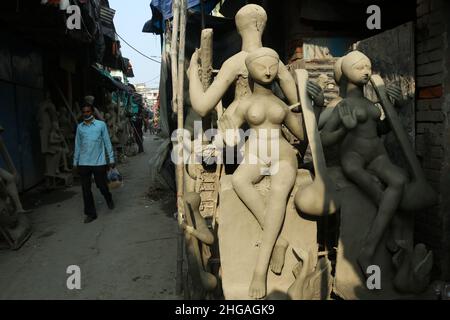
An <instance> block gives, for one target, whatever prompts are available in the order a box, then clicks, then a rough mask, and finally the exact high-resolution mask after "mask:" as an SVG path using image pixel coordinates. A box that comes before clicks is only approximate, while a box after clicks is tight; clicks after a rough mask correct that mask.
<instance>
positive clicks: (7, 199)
mask: <svg viewBox="0 0 450 320" xmlns="http://www.w3.org/2000/svg"><path fill="white" fill-rule="evenodd" d="M3 131H4V129H3V127H1V126H0V135H1V134H2V133H3ZM0 156H1V157H2V160H3V162H4V163H5V165H6V169H7V170H5V169H3V168H0V233H1V234H2V235H3V236H4V237H5V238H6V240H7V241H8V243H9V244H10V246H11V248H12V249H13V250H15V249H18V248H19V247H20V246H21V245H22V244H23V243H24V242H25V240H26V239H28V237H29V236H30V234H31V224H30V221H29V220H28V218H27V217H26V216H25V215H24V214H25V213H29V212H31V211H30V210H25V209H24V208H23V206H22V203H21V201H20V198H19V192H18V190H17V185H16V181H17V171H16V169H15V166H14V163H13V162H12V159H11V157H10V155H9V153H8V150H7V149H6V146H5V144H4V142H3V139H2V137H1V136H0ZM11 202H12V203H11Z"/></svg>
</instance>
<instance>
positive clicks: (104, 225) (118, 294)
mask: <svg viewBox="0 0 450 320" xmlns="http://www.w3.org/2000/svg"><path fill="white" fill-rule="evenodd" d="M158 141H159V139H158V138H157V137H156V136H151V135H145V136H144V148H145V153H144V154H139V155H137V156H135V157H130V158H128V159H127V163H125V164H123V165H120V166H119V167H118V168H119V170H120V172H121V173H122V175H123V176H124V184H123V187H122V188H119V189H115V190H112V192H113V197H114V200H115V203H116V208H115V209H114V210H113V211H110V210H109V209H108V208H107V207H106V203H105V202H104V200H103V197H102V196H101V194H100V193H99V191H98V190H97V189H96V188H95V185H93V186H92V189H93V192H94V198H95V201H96V206H97V209H98V215H99V218H98V219H97V220H96V221H94V222H92V223H90V224H84V223H83V219H84V215H83V201H82V197H81V187H80V186H79V184H78V183H75V185H74V186H73V187H71V188H68V189H63V190H58V191H53V192H50V193H47V194H44V195H43V196H42V194H38V193H36V194H32V195H30V198H31V199H33V201H34V202H35V204H37V205H38V206H37V207H36V208H35V209H34V211H33V212H32V213H31V214H29V217H30V218H31V220H32V224H33V230H34V231H33V234H32V236H31V238H30V239H29V240H28V241H27V242H26V243H25V244H24V246H23V247H22V248H21V249H20V250H18V251H10V250H1V251H0V269H1V270H2V272H1V273H0V288H2V289H1V290H0V299H176V298H177V296H176V295H175V270H176V230H177V225H176V221H175V220H174V219H173V212H174V211H175V209H172V208H171V206H173V203H174V202H175V201H174V200H173V199H172V198H169V196H167V194H168V193H165V195H164V196H160V197H159V200H152V199H151V197H149V196H148V194H147V192H146V191H147V190H148V189H149V181H148V180H149V179H148V160H149V157H150V155H151V153H152V151H153V150H154V149H155V148H156V147H157V146H158ZM153 199H155V197H153ZM70 265H77V266H79V267H80V269H81V289H80V290H69V289H68V288H67V286H66V281H67V278H68V277H69V276H70V275H69V274H67V273H66V270H67V267H68V266H70Z"/></svg>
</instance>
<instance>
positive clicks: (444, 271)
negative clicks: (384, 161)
mask: <svg viewBox="0 0 450 320" xmlns="http://www.w3.org/2000/svg"><path fill="white" fill-rule="evenodd" d="M449 9H450V6H449V4H448V3H447V1H445V0H417V23H416V98H417V103H416V113H415V117H416V153H417V155H418V157H419V159H420V160H421V163H422V167H423V168H424V171H425V175H426V177H427V179H428V181H429V182H430V184H431V185H432V186H433V188H434V189H435V190H436V191H437V192H438V194H439V203H438V204H437V205H436V206H435V207H433V208H431V209H429V210H427V211H426V212H422V213H419V214H417V215H416V241H417V242H423V243H425V244H427V245H428V246H430V247H431V249H432V250H433V251H434V254H435V266H436V268H435V272H434V275H435V276H436V277H438V278H441V279H444V280H450V267H449V266H450V244H449V241H450V235H449V234H448V233H450V225H449V221H450V220H449V216H450V212H449V211H450V201H449V200H446V199H445V198H446V197H447V198H448V196H447V194H448V193H450V168H449V165H448V160H449V159H450V140H449V129H450V128H449V125H448V124H447V112H448V111H447V109H448V108H449V107H450V105H449V103H447V102H446V101H447V100H448V99H446V96H450V95H449V93H450V87H449V85H448V82H449V81H448V80H449V78H450V76H449V74H448V71H447V70H448V68H449V67H450V64H449V60H450V59H449V57H450V56H449V47H448V44H449V42H448V34H449V31H450V10H449ZM447 180H449V182H447ZM446 202H449V203H448V204H447V203H446Z"/></svg>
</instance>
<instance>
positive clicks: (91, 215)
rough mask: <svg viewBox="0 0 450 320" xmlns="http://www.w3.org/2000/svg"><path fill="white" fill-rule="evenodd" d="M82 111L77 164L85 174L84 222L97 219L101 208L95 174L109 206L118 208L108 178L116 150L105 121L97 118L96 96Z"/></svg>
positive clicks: (79, 170)
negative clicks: (94, 187)
mask: <svg viewBox="0 0 450 320" xmlns="http://www.w3.org/2000/svg"><path fill="white" fill-rule="evenodd" d="M81 112H82V114H83V122H81V123H80V124H79V125H78V127H77V133H76V137H75V153H74V160H73V165H74V167H78V173H79V174H80V177H81V187H82V190H83V202H84V214H85V215H86V218H85V220H84V223H90V222H92V221H94V220H95V219H97V211H96V209H95V203H94V197H93V195H92V191H91V181H92V175H94V180H95V184H96V185H97V188H99V189H100V192H101V193H102V195H103V197H104V198H105V200H106V203H107V205H108V208H109V209H111V210H112V209H114V202H113V200H112V195H111V192H110V191H109V188H108V183H107V178H106V174H107V169H108V166H107V161H106V156H107V157H108V160H109V166H110V167H114V152H113V148H112V145H111V140H110V138H109V134H108V129H107V127H106V124H105V122H103V121H101V120H97V119H95V117H94V106H93V97H86V99H85V104H84V106H83V108H82V109H81ZM105 149H106V155H105Z"/></svg>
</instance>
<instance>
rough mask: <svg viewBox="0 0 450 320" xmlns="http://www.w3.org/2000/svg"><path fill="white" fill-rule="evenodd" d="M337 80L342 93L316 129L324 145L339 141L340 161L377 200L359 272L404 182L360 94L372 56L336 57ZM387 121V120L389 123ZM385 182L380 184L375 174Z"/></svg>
mask: <svg viewBox="0 0 450 320" xmlns="http://www.w3.org/2000/svg"><path fill="white" fill-rule="evenodd" d="M337 64H338V65H337V69H338V70H339V69H340V70H341V72H340V74H339V73H338V75H337V79H336V80H337V81H338V83H340V84H341V90H342V88H344V90H345V92H341V95H342V96H343V97H344V98H343V99H342V100H341V101H340V102H339V103H338V104H337V105H336V107H335V108H334V109H333V111H332V113H331V114H330V116H329V119H328V121H327V122H326V123H325V125H324V127H323V130H322V131H321V138H322V143H323V145H324V146H329V145H333V144H339V150H340V165H341V167H342V170H343V172H344V174H345V176H346V177H347V179H349V180H350V181H352V182H353V183H355V184H356V185H357V186H358V187H359V188H360V189H361V190H362V191H364V192H365V193H366V194H367V195H368V196H369V197H370V198H371V199H372V201H373V202H374V203H375V204H376V206H377V213H376V217H375V219H374V221H373V222H371V227H370V231H369V233H368V234H367V236H366V238H365V241H364V243H363V246H362V249H361V251H360V253H359V257H358V264H359V266H360V267H361V270H362V272H363V274H364V275H366V270H367V267H368V266H370V265H372V264H373V257H374V254H375V252H376V250H377V247H378V245H379V244H380V241H381V239H382V237H383V235H384V233H385V232H386V230H387V228H388V227H389V225H390V223H391V221H392V219H393V218H394V215H395V214H396V212H397V210H398V209H399V206H400V204H401V201H402V196H403V194H404V190H405V188H406V186H407V183H408V177H407V175H406V173H405V172H404V171H403V170H402V169H401V168H399V167H397V166H396V165H394V164H393V163H392V161H391V160H390V159H389V156H388V154H387V152H386V149H385V147H384V145H383V140H382V139H381V138H380V136H379V131H378V130H379V123H380V117H381V111H380V109H379V108H377V107H376V106H375V104H374V103H373V102H371V101H370V100H368V99H367V98H365V97H364V86H365V85H366V84H367V83H368V82H369V81H370V80H371V75H372V68H371V62H370V60H369V58H368V57H367V56H365V55H364V54H363V53H361V52H359V51H353V52H350V53H349V54H347V55H346V56H345V57H343V58H342V59H340V60H338V62H337ZM391 125H392V123H391ZM374 177H375V178H376V179H378V180H379V181H381V182H382V183H383V184H384V186H385V188H384V189H383V188H380V184H379V183H377V182H376V179H375V178H374Z"/></svg>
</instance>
